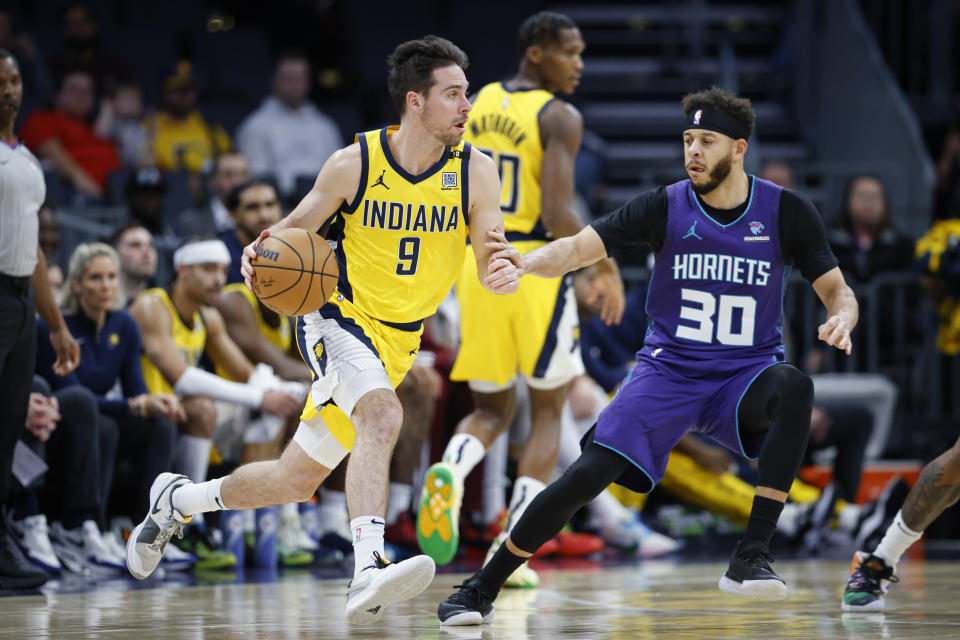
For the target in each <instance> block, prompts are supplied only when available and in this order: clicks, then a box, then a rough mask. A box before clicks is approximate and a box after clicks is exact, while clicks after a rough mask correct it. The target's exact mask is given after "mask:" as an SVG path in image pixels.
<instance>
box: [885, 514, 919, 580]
mask: <svg viewBox="0 0 960 640" xmlns="http://www.w3.org/2000/svg"><path fill="white" fill-rule="evenodd" d="M922 535H923V531H914V530H913V529H911V528H910V527H908V526H907V525H906V523H905V522H904V521H903V511H897V517H896V518H894V519H893V522H892V523H891V524H890V527H889V528H887V532H886V533H885V534H884V535H883V540H881V541H880V544H878V545H877V549H876V551H874V552H873V555H875V556H879V557H880V558H883V560H884V562H886V563H887V566H890V567H895V566H897V563H898V562H900V556H902V555H903V552H904V551H906V550H907V547H909V546H910V545H912V544H913V543H914V542H916V541H917V540H919V539H920V536H922Z"/></svg>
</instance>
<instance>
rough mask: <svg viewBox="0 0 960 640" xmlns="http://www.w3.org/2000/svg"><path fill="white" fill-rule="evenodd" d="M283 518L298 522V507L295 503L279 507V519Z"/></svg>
mask: <svg viewBox="0 0 960 640" xmlns="http://www.w3.org/2000/svg"><path fill="white" fill-rule="evenodd" d="M284 518H296V519H297V521H299V520H300V505H299V503H297V502H288V503H287V504H282V505H280V519H281V520H283V519H284Z"/></svg>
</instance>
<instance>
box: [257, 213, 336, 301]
mask: <svg viewBox="0 0 960 640" xmlns="http://www.w3.org/2000/svg"><path fill="white" fill-rule="evenodd" d="M339 273H340V272H339V269H338V268H337V259H336V257H335V256H334V255H333V251H332V250H331V249H330V245H329V244H327V241H326V240H324V239H323V238H321V237H320V236H318V235H317V234H315V233H311V232H309V231H307V230H306V229H282V230H280V231H278V232H276V233H273V234H270V235H269V236H268V237H267V238H266V239H264V241H263V242H261V243H260V246H259V247H258V248H257V257H256V258H255V259H254V260H253V291H254V293H256V294H257V298H259V299H260V301H261V302H262V303H263V304H265V305H267V306H268V307H270V308H271V309H273V310H274V311H276V312H277V313H279V314H281V315H285V316H302V315H305V314H308V313H311V312H313V311H316V310H317V309H319V308H320V307H322V306H323V304H324V303H325V302H326V301H327V299H328V298H329V297H330V294H332V293H333V290H334V287H336V286H337V278H338V277H339Z"/></svg>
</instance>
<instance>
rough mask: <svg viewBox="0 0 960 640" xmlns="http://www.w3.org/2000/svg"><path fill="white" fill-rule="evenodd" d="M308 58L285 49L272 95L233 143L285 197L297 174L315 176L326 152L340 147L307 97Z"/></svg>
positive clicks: (330, 126)
mask: <svg viewBox="0 0 960 640" xmlns="http://www.w3.org/2000/svg"><path fill="white" fill-rule="evenodd" d="M312 78H313V75H312V72H311V68H310V61H309V60H308V59H307V57H306V56H305V55H304V54H303V53H299V52H287V53H284V54H281V55H280V57H279V58H278V59H277V63H276V67H275V69H274V74H273V87H272V94H271V95H270V96H269V97H268V98H267V99H266V100H264V101H263V104H262V105H260V108H259V109H257V110H256V111H254V112H253V113H252V114H250V116H248V117H247V119H246V120H244V122H243V124H241V125H240V128H239V129H238V130H237V146H238V147H239V148H240V150H241V151H243V152H244V153H245V154H246V155H247V157H248V158H250V164H251V167H252V169H253V173H254V175H260V174H272V175H273V176H274V177H275V178H276V180H277V183H278V184H279V187H280V192H281V193H282V195H283V197H284V198H285V199H289V198H291V197H296V196H298V195H301V194H296V193H295V187H296V180H297V178H298V177H299V176H309V177H310V178H311V179H312V178H313V177H315V176H316V174H317V172H318V171H319V170H320V167H321V166H322V165H323V163H324V162H326V160H327V158H329V157H330V155H331V154H332V153H333V152H334V151H336V150H337V149H339V148H340V147H342V146H343V137H342V136H341V134H340V130H339V129H338V128H337V124H336V123H335V122H334V121H333V120H332V119H331V118H330V117H329V116H327V115H325V114H324V113H323V112H322V111H320V109H318V108H317V106H316V105H315V104H313V103H312V102H310V101H309V100H308V96H309V95H310V87H311V85H312Z"/></svg>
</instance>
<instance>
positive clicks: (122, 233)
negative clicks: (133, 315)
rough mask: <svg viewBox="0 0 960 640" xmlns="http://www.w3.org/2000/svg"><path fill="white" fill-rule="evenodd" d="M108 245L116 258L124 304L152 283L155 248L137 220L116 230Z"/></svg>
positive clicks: (149, 236) (154, 269)
mask: <svg viewBox="0 0 960 640" xmlns="http://www.w3.org/2000/svg"><path fill="white" fill-rule="evenodd" d="M110 245H111V246H113V248H114V249H115V250H116V252H117V257H118V258H119V260H120V274H119V275H120V292H121V294H122V295H123V297H124V299H125V300H126V302H127V304H130V303H131V302H133V300H134V299H135V298H136V297H137V296H138V295H140V293H141V292H142V291H145V290H147V289H149V288H151V287H153V286H155V283H154V278H155V277H156V275H157V248H156V246H155V245H154V244H153V236H152V235H150V231H149V230H147V228H146V227H144V226H143V225H142V224H140V223H139V222H129V223H127V224H126V225H124V226H123V227H120V228H119V229H117V231H116V232H114V234H113V236H111V238H110Z"/></svg>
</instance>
